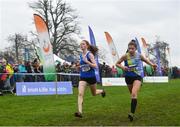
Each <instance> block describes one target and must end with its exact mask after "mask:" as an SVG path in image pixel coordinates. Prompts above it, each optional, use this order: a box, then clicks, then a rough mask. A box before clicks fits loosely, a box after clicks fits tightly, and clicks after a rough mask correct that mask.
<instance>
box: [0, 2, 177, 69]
mask: <svg viewBox="0 0 180 127" xmlns="http://www.w3.org/2000/svg"><path fill="white" fill-rule="evenodd" d="M0 1H1V3H0V5H1V7H0V8H1V17H0V18H1V19H0V23H1V31H0V36H1V40H0V41H1V44H2V45H1V47H0V49H2V48H4V47H5V46H6V45H7V44H6V40H5V38H7V36H8V35H9V34H14V33H15V32H19V33H25V34H26V33H28V32H29V31H30V30H35V27H34V25H33V24H32V19H33V11H32V10H31V9H29V8H28V5H27V2H30V0H0ZM31 1H35V0H31ZM66 2H68V3H70V4H71V5H72V7H73V8H75V9H77V11H78V13H79V16H80V17H81V18H80V26H81V28H82V35H81V36H82V37H84V38H87V39H89V35H88V25H90V26H91V28H92V29H93V32H94V34H95V38H96V41H97V42H98V43H97V45H103V47H105V48H107V43H106V40H105V36H104V31H108V32H109V33H110V34H111V36H112V37H113V40H114V42H115V45H116V46H117V49H118V53H119V55H122V54H123V53H124V52H125V51H126V48H127V43H128V42H129V41H130V40H131V39H132V38H134V37H137V38H138V39H139V40H140V38H141V37H144V38H145V39H146V41H147V42H154V41H155V40H156V38H155V36H156V35H158V36H160V40H163V41H166V42H168V43H169V44H170V49H171V57H172V58H171V59H172V64H173V65H178V66H180V59H177V58H178V55H179V54H180V50H179V49H180V32H179V30H180V0H66ZM140 43H141V42H140ZM107 51H108V48H107Z"/></svg>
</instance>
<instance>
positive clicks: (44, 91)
mask: <svg viewBox="0 0 180 127" xmlns="http://www.w3.org/2000/svg"><path fill="white" fill-rule="evenodd" d="M56 93H57V94H72V93H73V90H72V82H17V83H16V94H17V96H25V95H54V94H56Z"/></svg>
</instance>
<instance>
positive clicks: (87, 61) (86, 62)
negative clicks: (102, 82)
mask: <svg viewBox="0 0 180 127" xmlns="http://www.w3.org/2000/svg"><path fill="white" fill-rule="evenodd" d="M80 48H81V50H82V54H81V55H80V81H79V87H78V91H79V93H78V112H76V113H75V116H76V117H80V118H81V117H82V105H83V97H84V91H85V88H86V86H87V85H89V87H90V89H91V93H92V95H93V96H96V95H98V94H101V95H102V97H105V91H104V90H100V89H96V76H95V71H94V68H96V67H97V64H96V61H95V59H94V56H95V55H96V53H97V51H98V48H97V47H95V46H92V45H90V44H89V42H88V41H86V40H83V41H82V42H81V44H80Z"/></svg>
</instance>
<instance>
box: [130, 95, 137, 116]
mask: <svg viewBox="0 0 180 127" xmlns="http://www.w3.org/2000/svg"><path fill="white" fill-rule="evenodd" d="M136 105H137V99H136V98H132V99H131V113H133V114H134V113H135V110H136Z"/></svg>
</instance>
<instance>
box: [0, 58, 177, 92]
mask: <svg viewBox="0 0 180 127" xmlns="http://www.w3.org/2000/svg"><path fill="white" fill-rule="evenodd" d="M150 69H151V68H149V69H148V68H146V67H144V70H145V71H144V72H145V75H146V76H155V72H154V71H152V70H150ZM99 72H100V77H101V78H102V77H123V76H124V72H123V71H122V69H120V68H116V67H115V66H112V67H110V66H109V65H107V64H106V63H105V62H104V63H102V64H99ZM162 72H163V75H168V69H163V68H162ZM56 73H57V81H72V84H73V86H77V85H78V81H79V76H78V75H73V74H79V62H78V61H76V62H72V63H69V62H64V63H60V62H56ZM170 75H171V77H172V78H178V77H180V70H179V69H178V68H177V67H174V68H172V69H171V74H170ZM44 81H46V80H45V76H44V74H43V66H42V65H41V64H40V61H39V60H38V59H34V60H33V61H32V62H30V61H26V62H23V61H20V62H19V63H16V64H15V63H13V64H12V63H11V64H10V63H9V62H8V61H7V60H5V59H1V60H0V95H1V91H3V90H10V91H12V92H15V84H16V82H44Z"/></svg>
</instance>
